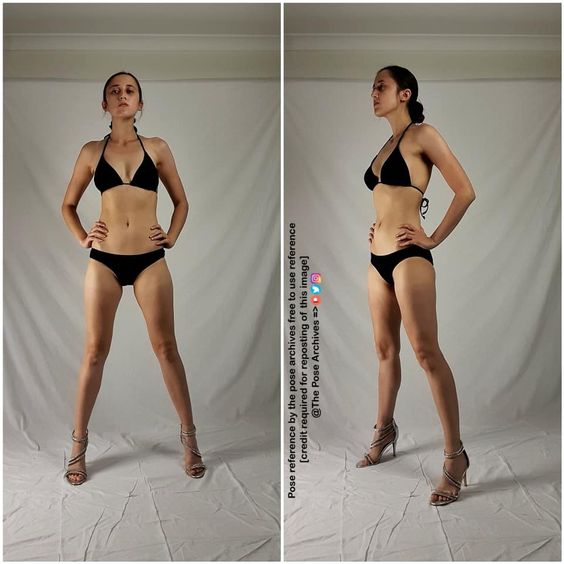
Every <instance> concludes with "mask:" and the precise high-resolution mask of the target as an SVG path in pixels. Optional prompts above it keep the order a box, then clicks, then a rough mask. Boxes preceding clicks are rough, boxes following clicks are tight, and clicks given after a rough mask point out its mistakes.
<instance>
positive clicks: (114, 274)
mask: <svg viewBox="0 0 564 564" xmlns="http://www.w3.org/2000/svg"><path fill="white" fill-rule="evenodd" d="M102 108H103V109H104V112H106V111H108V112H109V113H110V114H111V116H112V123H111V124H110V129H111V133H109V134H108V135H107V136H106V138H105V141H90V142H88V143H86V144H85V145H84V146H83V147H82V150H81V151H80V154H79V156H78V159H77V161H76V164H75V167H74V172H73V174H72V178H71V180H70V182H69V185H68V187H67V191H66V194H65V198H64V201H63V205H62V209H61V211H62V214H63V217H64V220H65V222H66V224H67V225H68V227H69V229H70V230H71V231H72V233H73V235H74V236H75V237H76V239H77V240H78V242H79V243H80V245H81V246H82V247H84V248H91V251H90V260H89V261H88V268H87V269H86V277H85V283H84V303H85V312H86V346H85V350H84V356H83V359H82V365H81V367H80V373H79V378H78V390H77V395H76V407H75V414H74V429H73V433H72V439H73V449H72V458H71V459H70V460H69V461H68V466H67V471H66V473H65V478H66V479H67V480H68V482H69V483H70V484H72V485H75V486H77V485H80V484H82V483H84V481H85V480H86V476H87V474H86V466H85V453H86V447H87V445H88V429H87V425H88V421H89V419H90V415H91V413H92V409H93V407H94V402H95V401H96V396H97V394H98V390H99V389H100V384H101V382H102V371H103V368H104V363H105V361H106V358H107V356H108V352H109V350H110V343H111V340H112V329H113V322H114V318H115V313H116V309H117V306H118V303H119V300H120V298H121V295H122V291H123V286H127V285H132V286H133V291H134V294H135V298H136V299H137V302H138V303H139V306H140V307H141V310H142V312H143V316H144V318H145V321H146V322H147V329H148V332H149V338H150V340H151V345H152V347H153V350H154V352H155V354H156V356H157V358H158V361H159V364H160V367H161V370H162V373H163V377H164V380H165V384H166V386H167V389H168V391H169V393H170V396H171V398H172V402H173V404H174V407H175V408H176V411H177V412H178V416H179V418H180V422H181V423H180V440H181V442H182V444H183V445H184V447H185V471H186V473H187V474H188V475H189V476H191V477H193V478H201V477H202V476H203V475H204V473H205V471H206V467H205V465H204V464H203V462H202V457H201V454H200V452H199V450H198V445H197V442H196V427H195V426H194V422H193V418H192V407H191V404H190V395H189V392H188V384H187V382H186V374H185V372H184V366H183V364H182V360H181V358H180V356H179V354H178V349H177V345H176V339H175V335H174V319H173V306H172V296H173V292H172V280H171V277H170V272H169V270H168V267H167V264H166V261H165V259H164V249H171V248H172V247H173V246H174V244H175V242H176V240H177V239H178V236H179V234H180V231H181V230H182V227H183V226H184V222H185V221H186V216H187V214H188V201H187V199H186V194H185V192H184V187H183V186H182V182H181V181H180V177H179V176H178V171H177V170H176V165H175V162H174V159H173V156H172V154H171V151H170V149H169V147H168V145H167V143H166V142H165V141H163V140H162V139H160V138H159V137H144V138H143V139H141V137H140V136H139V135H138V134H137V128H136V127H134V125H133V124H134V123H135V114H136V113H137V111H139V110H141V109H142V108H143V95H142V92H141V85H140V84H139V81H138V80H137V78H135V76H133V75H132V74H131V73H128V72H125V71H123V72H118V73H116V74H114V75H112V76H111V77H110V78H109V79H108V80H107V81H106V84H105V85H104V90H103V101H102ZM93 176H94V183H95V184H96V187H97V188H98V190H100V192H101V198H102V211H101V214H100V219H99V220H98V221H96V222H95V223H94V225H93V226H92V228H91V229H90V231H88V233H87V232H86V231H85V230H84V229H83V227H82V224H81V223H80V219H79V218H78V214H77V211H76V209H77V206H78V203H79V201H80V198H81V197H82V194H83V193H84V190H85V189H86V187H87V186H88V184H89V183H90V181H91V179H92V177H93ZM159 178H160V179H161V180H162V182H163V184H164V186H165V188H166V189H167V192H168V193H169V195H170V198H171V199H172V201H173V203H174V213H173V214H172V218H171V222H170V227H169V229H168V231H164V230H163V229H162V228H161V226H160V225H159V224H158V222H157V216H156V211H157V186H158V183H159Z"/></svg>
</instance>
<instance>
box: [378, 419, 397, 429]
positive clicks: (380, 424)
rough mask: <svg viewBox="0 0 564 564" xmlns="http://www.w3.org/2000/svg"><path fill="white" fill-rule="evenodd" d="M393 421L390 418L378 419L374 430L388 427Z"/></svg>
mask: <svg viewBox="0 0 564 564" xmlns="http://www.w3.org/2000/svg"><path fill="white" fill-rule="evenodd" d="M393 420H394V418H393V417H391V418H390V419H378V420H377V422H376V429H377V430H378V431H379V430H380V429H382V428H384V427H388V426H389V425H390V424H391V423H392V421H393Z"/></svg>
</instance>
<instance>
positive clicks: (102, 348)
mask: <svg viewBox="0 0 564 564" xmlns="http://www.w3.org/2000/svg"><path fill="white" fill-rule="evenodd" d="M109 352H110V346H109V344H108V343H105V342H103V341H90V342H88V343H87V344H86V349H85V351H84V360H85V361H86V362H87V363H88V364H89V365H90V366H103V365H104V363H105V362H106V358H108V354H109Z"/></svg>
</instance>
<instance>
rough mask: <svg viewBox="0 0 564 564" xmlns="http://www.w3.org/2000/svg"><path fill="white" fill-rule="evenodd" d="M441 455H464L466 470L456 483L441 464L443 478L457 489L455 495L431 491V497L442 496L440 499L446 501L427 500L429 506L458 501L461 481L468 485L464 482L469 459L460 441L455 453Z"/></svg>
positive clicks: (450, 456) (444, 451) (453, 456)
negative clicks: (443, 498)
mask: <svg viewBox="0 0 564 564" xmlns="http://www.w3.org/2000/svg"><path fill="white" fill-rule="evenodd" d="M443 453H444V455H445V457H446V458H456V457H457V456H460V455H461V454H462V453H464V456H465V457H466V464H467V466H466V470H464V474H462V479H461V480H460V481H458V480H457V479H456V478H455V477H454V476H453V475H452V474H451V473H450V472H449V471H448V470H447V469H446V467H445V465H444V463H443V474H444V476H445V478H446V479H447V480H448V481H449V482H450V483H451V484H452V485H453V486H455V487H456V488H457V491H456V493H454V494H453V493H452V492H445V491H442V490H433V491H432V492H431V495H433V494H435V495H437V496H442V497H446V498H447V499H445V500H442V501H439V500H437V501H431V500H429V503H430V504H431V505H448V504H449V503H452V502H453V501H456V500H457V499H458V494H459V493H460V490H461V489H462V481H464V485H465V486H468V483H467V481H466V474H467V473H468V468H469V467H470V459H469V458H468V454H467V453H466V450H465V448H464V445H463V444H462V441H460V448H459V449H458V450H457V451H456V452H447V451H446V450H443Z"/></svg>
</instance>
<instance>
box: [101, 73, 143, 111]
mask: <svg viewBox="0 0 564 564" xmlns="http://www.w3.org/2000/svg"><path fill="white" fill-rule="evenodd" d="M106 102H107V103H106V104H104V102H102V108H104V110H107V111H108V112H110V114H111V115H112V116H116V117H131V116H134V115H135V113H136V112H137V110H140V109H141V108H142V107H143V102H139V88H137V83H136V82H135V79H134V78H133V77H131V76H129V75H128V74H118V75H117V76H114V78H112V80H111V81H110V84H108V86H107V87H106Z"/></svg>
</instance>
